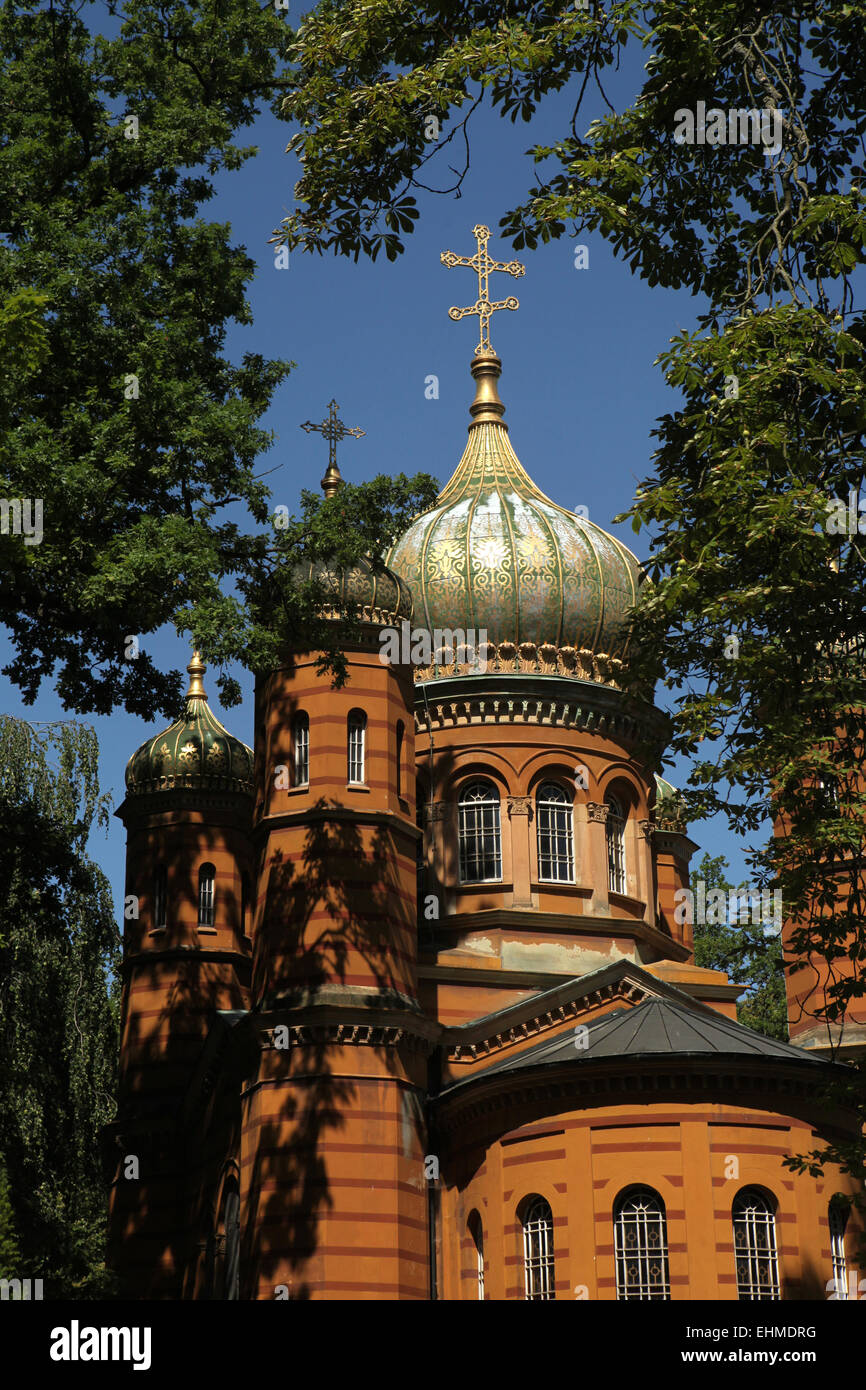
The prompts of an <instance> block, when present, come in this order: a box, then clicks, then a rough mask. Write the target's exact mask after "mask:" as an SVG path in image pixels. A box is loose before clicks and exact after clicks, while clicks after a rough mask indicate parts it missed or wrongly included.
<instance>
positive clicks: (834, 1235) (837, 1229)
mask: <svg viewBox="0 0 866 1390" xmlns="http://www.w3.org/2000/svg"><path fill="white" fill-rule="evenodd" d="M828 1217H829V1221H830V1253H831V1255H832V1258H833V1286H834V1287H833V1292H834V1294H835V1296H836V1301H837V1302H842V1300H843V1299H844V1300H846V1301H847V1298H848V1262H847V1260H846V1259H845V1227H846V1225H847V1224H848V1213H847V1211H846V1210H845V1209H844V1207H840V1206H838V1205H837V1203H835V1202H831V1203H830V1208H829V1211H828Z"/></svg>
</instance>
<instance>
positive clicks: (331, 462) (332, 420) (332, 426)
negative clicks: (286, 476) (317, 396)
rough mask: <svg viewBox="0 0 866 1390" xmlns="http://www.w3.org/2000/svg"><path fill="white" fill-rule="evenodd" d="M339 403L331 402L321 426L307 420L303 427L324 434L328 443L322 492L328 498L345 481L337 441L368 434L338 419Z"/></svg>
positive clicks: (358, 437)
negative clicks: (342, 476)
mask: <svg viewBox="0 0 866 1390" xmlns="http://www.w3.org/2000/svg"><path fill="white" fill-rule="evenodd" d="M337 410H338V406H337V402H336V401H331V402H330V404H329V406H328V418H327V420H323V421H322V423H321V424H320V425H314V424H313V422H312V420H306V421H305V422H304V424H303V425H301V429H302V430H306V431H307V433H308V434H309V432H310V430H315V431H316V433H317V434H322V435H324V436H325V438H326V439H327V441H328V468H327V471H326V473H325V476H324V478H323V479H322V491H323V492H324V494H325V496H326V497H333V495H334V493H335V492H336V491H337V488H338V487H339V486H340V483H341V482H342V481H343V479H342V478H341V477H340V470H339V468H338V467H337V440H338V439H345V437H346V435H347V434H350V435H352V437H353V438H354V439H360V438H361V436H362V435H364V434H366V430H362V429H359V428H358V426H357V425H355V426H353V428H352V429H349V428H348V427H347V426H346V425H344V424H343V422H342V420H338V419H337Z"/></svg>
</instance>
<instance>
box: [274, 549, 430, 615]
mask: <svg viewBox="0 0 866 1390" xmlns="http://www.w3.org/2000/svg"><path fill="white" fill-rule="evenodd" d="M294 576H295V578H296V579H297V580H298V581H300V582H302V583H303V582H309V581H310V580H313V579H314V580H315V581H316V582H317V583H318V584H320V585H321V587H322V588H323V589H324V591H325V603H324V608H323V615H324V616H325V617H326V618H338V617H339V616H340V615H341V614H342V613H345V612H346V611H347V607H348V606H349V604H357V605H359V607H358V609H357V612H358V617H359V619H360V621H361V622H363V623H370V624H372V625H375V626H380V627H390V626H396V625H398V624H399V623H401V622H402V621H403V620H404V619H407V620H410V621H411V618H412V594H411V591H410V589H409V586H408V584H406V583H405V581H404V580H402V579H400V578H399V576H398V575H396V574H394V573H393V572H392V571H391V570H390V569H388V567H387V566H386V565H384V564H381V563H380V564H378V565H375V566H374V565H372V564H371V563H370V561H369V560H366V559H364V558H362V559H360V560H358V561H356V562H355V564H354V565H351V566H349V567H348V568H343V567H341V566H339V565H328V564H327V563H325V562H324V561H310V562H309V563H307V564H303V565H297V566H296V567H295V569H294Z"/></svg>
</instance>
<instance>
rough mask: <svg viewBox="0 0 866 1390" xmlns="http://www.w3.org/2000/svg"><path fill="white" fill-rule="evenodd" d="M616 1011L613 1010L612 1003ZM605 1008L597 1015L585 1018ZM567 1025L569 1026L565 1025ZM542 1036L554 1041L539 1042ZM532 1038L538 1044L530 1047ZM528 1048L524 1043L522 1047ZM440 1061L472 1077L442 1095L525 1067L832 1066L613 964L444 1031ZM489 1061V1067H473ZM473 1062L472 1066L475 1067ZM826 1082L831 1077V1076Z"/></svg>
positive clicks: (626, 965)
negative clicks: (720, 1061) (725, 1061)
mask: <svg viewBox="0 0 866 1390" xmlns="http://www.w3.org/2000/svg"><path fill="white" fill-rule="evenodd" d="M611 1004H614V1005H618V1006H619V1007H615V1008H614V1009H613V1010H611V1008H610V1005H611ZM603 1005H606V1006H607V1008H606V1012H605V1013H604V1014H603V1015H601V1016H600V1017H596V1018H593V1019H589V1018H587V1014H588V1013H589V1012H590V1011H591V1010H592V1009H594V1008H597V1007H599V1006H603ZM584 1018H586V1020H587V1021H586V1026H587V1028H588V1030H589V1031H588V1037H587V1044H588V1045H587V1046H586V1047H585V1048H584V1047H581V1046H576V1045H575V1035H574V1025H575V1024H577V1023H579V1022H580V1021H581V1020H582V1019H584ZM568 1024H571V1025H572V1027H570V1028H566V1029H564V1028H563V1025H568ZM544 1034H552V1036H548V1037H544ZM533 1036H535V1037H537V1038H538V1041H537V1042H536V1043H535V1044H532V1043H531V1042H530V1040H531V1038H532V1037H533ZM527 1044H529V1045H527ZM441 1045H442V1048H443V1052H444V1059H447V1061H448V1062H449V1063H450V1064H452V1065H453V1064H455V1063H456V1064H457V1066H458V1068H459V1069H460V1070H462V1067H460V1064H461V1063H463V1064H466V1063H469V1064H470V1066H471V1076H466V1077H465V1078H464V1077H462V1076H461V1077H460V1078H459V1079H458V1080H456V1081H451V1082H450V1083H449V1081H447V1080H446V1081H445V1084H444V1086H443V1091H442V1094H444V1093H445V1092H448V1091H453V1090H454V1089H455V1087H456V1086H464V1085H468V1084H469V1083H470V1081H480V1080H481V1079H482V1078H485V1079H486V1078H488V1077H493V1076H495V1075H499V1074H500V1073H504V1072H508V1071H522V1070H524V1069H526V1068H528V1067H548V1066H561V1065H562V1064H563V1063H566V1062H567V1063H569V1064H571V1065H577V1066H580V1065H581V1064H582V1063H586V1062H589V1061H592V1062H597V1061H613V1060H616V1059H617V1058H628V1059H630V1060H631V1059H637V1058H647V1059H649V1058H656V1059H658V1060H663V1059H667V1060H668V1061H674V1060H676V1059H677V1058H680V1057H681V1058H683V1059H684V1060H685V1059H686V1058H695V1059H698V1058H703V1059H705V1060H710V1059H712V1058H713V1057H719V1058H721V1057H729V1058H732V1059H734V1058H738V1059H740V1060H746V1059H747V1058H750V1059H752V1060H753V1061H762V1060H763V1061H766V1062H768V1063H771V1062H772V1063H776V1064H778V1063H788V1064H789V1065H790V1064H791V1063H794V1064H796V1065H798V1066H801V1067H806V1068H807V1069H809V1070H811V1071H813V1072H814V1066H815V1065H817V1064H818V1062H819V1060H820V1063H821V1065H822V1066H825V1067H830V1068H831V1069H833V1068H834V1064H832V1063H830V1062H827V1061H825V1060H824V1059H818V1058H816V1057H815V1056H814V1054H811V1055H809V1054H805V1053H804V1052H803V1050H802V1049H801V1048H799V1047H792V1046H791V1045H790V1044H789V1043H783V1042H779V1041H777V1040H776V1039H775V1038H768V1037H765V1036H764V1035H763V1034H762V1033H756V1032H754V1031H753V1030H752V1029H751V1028H745V1027H744V1026H743V1025H742V1024H741V1023H735V1022H734V1021H733V1020H732V1019H729V1018H726V1017H725V1016H724V1015H723V1014H720V1013H718V1012H717V1011H716V1010H715V1009H712V1008H710V1007H709V1006H708V1005H706V1004H702V1003H700V1002H699V1001H698V1000H696V999H694V998H692V996H691V995H689V994H686V993H685V991H683V990H681V989H678V988H677V987H676V986H675V985H671V984H668V983H667V982H665V981H664V980H660V979H658V978H657V977H656V976H654V975H651V974H650V973H649V971H646V970H643V969H642V968H641V967H640V966H639V965H634V964H633V963H632V962H631V961H625V960H623V961H616V962H614V964H613V965H609V966H605V967H604V968H603V969H602V970H595V971H593V972H592V973H591V974H589V975H584V976H582V977H580V978H575V979H574V980H569V981H568V983H567V984H564V985H558V986H557V987H556V988H555V989H551V990H544V991H543V992H541V993H539V994H536V995H533V996H532V997H531V998H530V999H524V1000H521V1001H520V1002H519V1003H517V1004H512V1005H510V1006H509V1007H508V1008H506V1009H500V1010H498V1011H497V1012H496V1013H493V1014H487V1015H485V1016H484V1017H483V1018H480V1019H476V1020H475V1021H474V1022H473V1023H468V1024H463V1025H462V1026H460V1027H455V1028H448V1029H445V1030H444V1031H443V1035H442V1043H441ZM488 1057H489V1058H490V1061H491V1065H489V1066H484V1067H479V1066H478V1065H477V1064H478V1063H479V1062H481V1061H483V1060H484V1059H485V1058H488ZM472 1064H475V1065H472ZM827 1075H828V1079H829V1073H828V1074H827Z"/></svg>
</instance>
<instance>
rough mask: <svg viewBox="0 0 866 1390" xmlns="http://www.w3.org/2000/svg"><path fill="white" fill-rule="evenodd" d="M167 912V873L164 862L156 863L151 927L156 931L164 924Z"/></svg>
mask: <svg viewBox="0 0 866 1390" xmlns="http://www.w3.org/2000/svg"><path fill="white" fill-rule="evenodd" d="M167 912H168V874H167V872H166V867H165V865H164V864H157V866H156V871H155V872H154V875H153V927H154V931H156V930H157V929H158V928H159V927H164V926H165V924H166V914H167Z"/></svg>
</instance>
